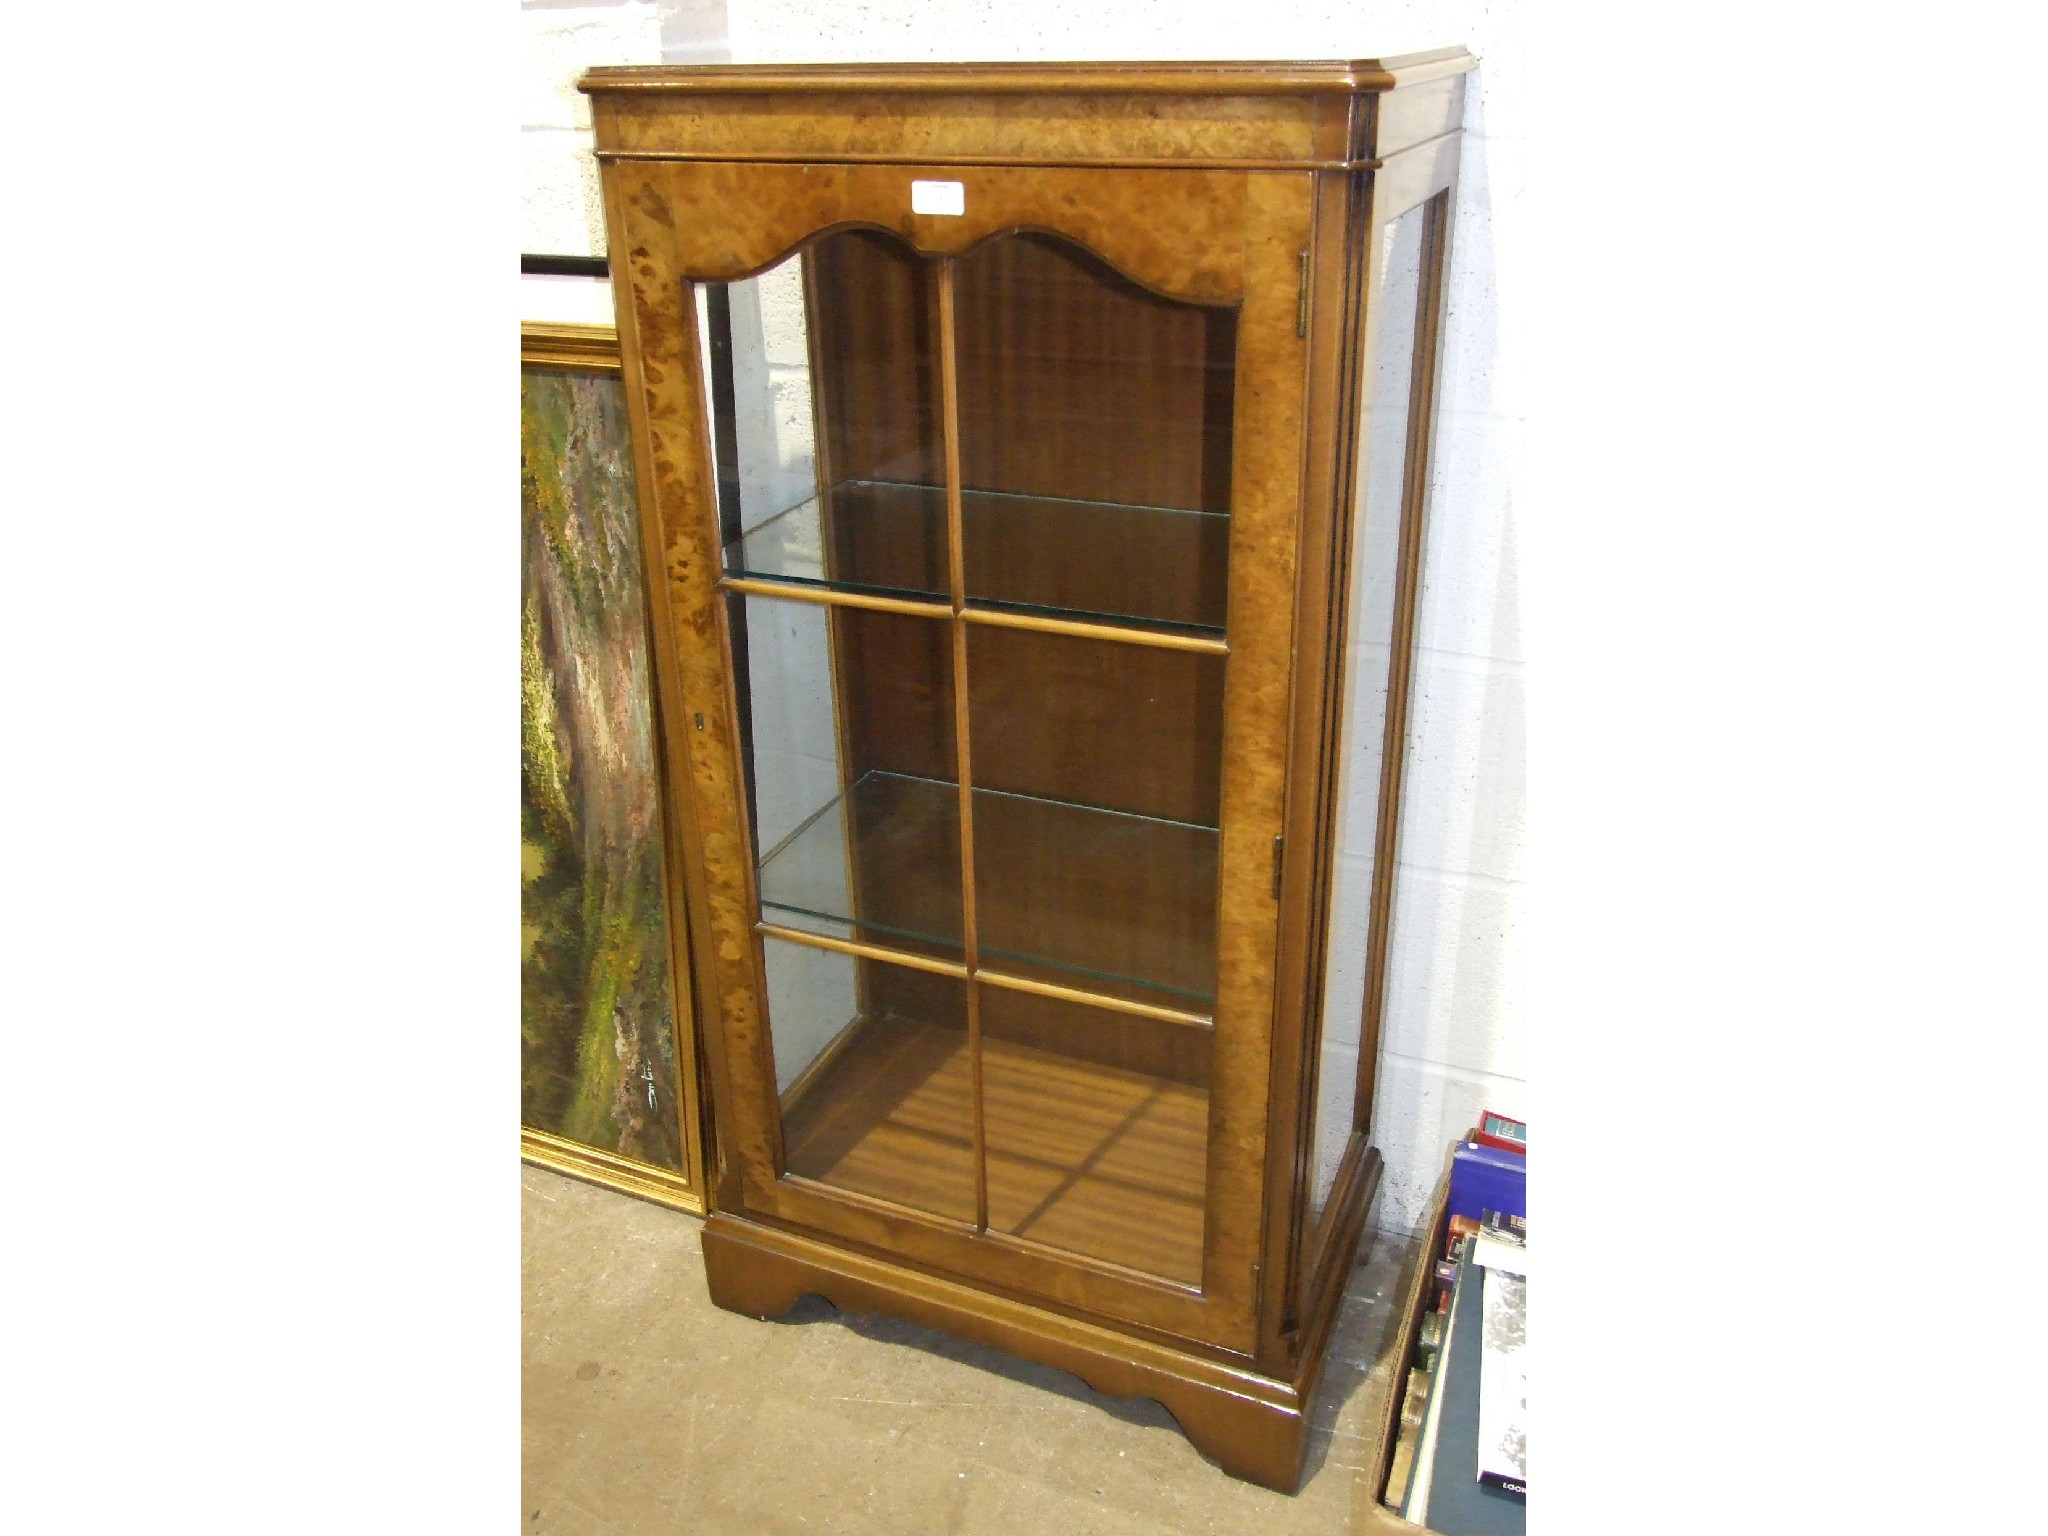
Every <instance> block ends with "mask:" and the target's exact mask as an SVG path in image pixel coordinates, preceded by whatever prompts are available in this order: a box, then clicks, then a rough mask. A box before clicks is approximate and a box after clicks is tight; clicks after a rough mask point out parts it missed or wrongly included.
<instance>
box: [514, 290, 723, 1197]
mask: <svg viewBox="0 0 2048 1536" xmlns="http://www.w3.org/2000/svg"><path fill="white" fill-rule="evenodd" d="M519 337H520V349H519V350H520V367H521V376H522V384H523V382H524V379H525V376H526V375H527V374H528V373H529V372H530V371H533V370H547V371H557V372H566V373H573V374H595V375H600V376H605V377H609V378H614V379H616V378H618V377H619V376H620V373H621V364H620V355H619V338H618V332H617V331H616V330H615V329H614V328H613V327H611V326H596V325H569V324H556V323H542V322H535V321H526V322H522V323H521V325H520V328H519ZM524 409H525V404H524V391H523V389H522V410H524ZM624 419H625V418H624V415H623V412H621V414H620V416H619V417H618V421H619V422H620V424H621V426H623V422H624ZM522 446H523V445H522ZM619 451H621V452H623V453H624V455H625V457H626V458H627V461H628V463H629V464H630V462H631V443H630V439H629V438H628V440H627V441H625V442H623V443H621V444H620V445H619ZM632 478H633V477H631V476H630V475H629V477H628V479H629V480H631V479H632ZM635 518H636V521H637V513H635ZM636 547H637V548H638V551H639V555H640V562H641V565H640V571H639V583H638V585H639V588H640V591H641V593H642V596H643V601H644V605H645V606H644V616H645V621H646V622H645V630H646V639H645V644H646V647H647V654H648V657H649V660H650V663H651V659H652V656H653V653H654V647H655V646H656V645H657V644H659V639H658V637H659V636H660V635H662V634H663V633H665V631H666V624H665V620H666V617H667V615H666V610H665V593H664V591H663V590H662V584H661V583H659V582H653V583H649V582H648V581H647V580H646V572H647V570H649V569H659V563H658V558H659V557H658V552H657V551H655V550H654V549H652V548H650V540H649V536H648V532H647V530H646V529H645V528H644V527H643V528H641V529H640V536H639V539H638V543H637V546H636ZM662 670H663V669H659V668H655V667H653V666H651V665H650V666H649V668H648V682H649V693H648V698H647V707H648V714H649V717H650V718H649V725H650V729H651V733H652V749H653V777H654V781H655V792H656V802H657V804H658V807H659V818H658V827H659V862H660V876H661V885H662V891H663V901H662V908H663V911H662V914H661V924H662V928H663V931H664V942H663V948H664V951H665V957H666V971H667V976H666V984H667V987H668V989H669V995H670V998H671V999H672V1008H671V1010H670V1025H671V1030H670V1032H671V1035H672V1040H673V1054H674V1082H673V1083H672V1084H671V1085H670V1094H669V1101H670V1103H671V1104H672V1105H673V1106H674V1107H675V1110H676V1113H677V1117H678V1123H677V1124H676V1126H675V1132H676V1141H675V1145H676V1147H677V1148H678V1149H679V1151H680V1157H679V1161H680V1162H681V1163H682V1167H681V1168H680V1169H677V1168H671V1167H666V1166H662V1165H660V1164H658V1163H654V1162H650V1161H647V1160H645V1159H643V1158H639V1157H634V1156H631V1155H629V1154H625V1153H622V1152H619V1151H615V1150H611V1149H608V1148H605V1147H601V1146H597V1145H593V1144H590V1143H589V1142H586V1141H584V1140H579V1139H578V1138H576V1137H575V1136H571V1135H565V1134H562V1133H561V1132H559V1131H556V1130H549V1129H546V1128H544V1127H541V1126H535V1125H530V1124H526V1123H525V1120H526V1114H525V1106H524V1102H523V1101H522V1113H521V1122H522V1123H521V1125H520V1130H519V1155H520V1159H521V1161H523V1162H526V1163H531V1164H533V1165H534V1166H536V1167H540V1168H546V1169H549V1170H551V1171H553V1172H555V1173H561V1174H566V1175H568V1176H570V1177H572V1178H578V1179H583V1180H586V1181H587V1182H590V1183H593V1184H598V1185H602V1186H603V1187H605V1188H607V1189H614V1190H617V1191H619V1192H620V1193H622V1194H628V1195H633V1196H635V1197H637V1198H639V1199H643V1200H650V1201H653V1202H654V1203H656V1204H659V1205H665V1206H669V1207H672V1208H674V1209H677V1210H683V1211H688V1212H691V1213H693V1214H697V1215H702V1214H704V1213H705V1210H706V1204H707V1202H706V1189H707V1185H708V1180H707V1179H706V1178H705V1167H706V1162H705V1148H706V1146H707V1144H708V1143H707V1139H706V1136H705V1134H704V1131H705V1126H704V1103H705V1100H704V1095H703V1092H702V1088H701V1083H700V1077H699V1049H698V1039H697V1036H698V1030H697V1021H696V1006H695V1002H696V989H695V987H694V986H693V985H692V975H691V970H690V954H689V936H688V931H687V923H688V916H687V912H686V908H685V904H684V900H683V886H682V868H681V863H680V856H679V843H678V838H679V829H680V826H681V820H682V815H683V813H682V810H681V806H680V802H679V800H678V795H679V794H680V793H681V792H682V791H681V790H680V788H679V786H678V785H677V784H676V782H675V779H674V776H673V773H672V772H671V769H670V754H669V753H668V751H667V750H666V737H665V734H664V731H663V721H664V716H665V714H667V713H668V711H667V710H666V709H665V707H664V706H665V705H666V704H667V702H668V701H666V700H664V699H663V698H662V697H661V690H660V686H659V683H658V681H657V679H658V678H659V676H660V673H661V671H662ZM522 708H523V709H524V704H522ZM525 981H526V978H525V976H524V975H522V983H523V984H524V983H525Z"/></svg>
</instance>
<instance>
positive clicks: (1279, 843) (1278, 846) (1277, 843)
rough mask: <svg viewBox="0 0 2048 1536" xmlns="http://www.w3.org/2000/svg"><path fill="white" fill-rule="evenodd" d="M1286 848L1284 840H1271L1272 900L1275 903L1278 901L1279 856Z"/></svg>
mask: <svg viewBox="0 0 2048 1536" xmlns="http://www.w3.org/2000/svg"><path fill="white" fill-rule="evenodd" d="M1286 847H1287V839H1286V838H1284V837H1276V838H1274V839H1273V899H1274V900H1275V901H1278V900H1279V899H1280V855H1281V851H1282V850H1283V849H1285V848H1286Z"/></svg>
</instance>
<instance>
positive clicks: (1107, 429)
mask: <svg viewBox="0 0 2048 1536" xmlns="http://www.w3.org/2000/svg"><path fill="white" fill-rule="evenodd" d="M948 285H951V293H952V299H951V303H950V304H946V303H944V302H942V300H941V295H942V294H943V293H944V292H945V291H946V289H947V287H948ZM949 313H950V314H951V316H952V321H951V323H952V324H953V326H954V333H953V335H952V336H951V337H950V338H949V337H948V336H947V335H946V334H945V330H944V327H945V325H946V324H947V323H948V321H947V316H948V314H949ZM703 315H704V319H705V322H706V335H707V342H706V347H707V355H706V363H707V368H706V373H707V377H709V378H710V379H711V381H712V388H711V390H710V392H709V393H710V407H711V413H712V422H711V428H712V434H713V439H714V442H715V443H716V444H717V445H718V452H719V462H720V508H719V511H720V517H721V521H722V522H723V523H724V524H725V525H726V532H725V539H724V543H725V571H726V576H727V578H728V580H729V581H732V580H738V581H741V582H744V583H746V584H747V587H748V588H749V590H738V589H735V588H733V587H731V586H728V597H727V618H728V630H729V634H730V636H731V639H732V651H733V680H734V696H735V700H736V703H737V707H738V712H739V717H740V727H741V729H740V736H741V756H742V759H743V763H744V768H745V774H746V780H747V793H748V797H749V806H750V822H751V825H752V827H753V829H754V835H755V840H756V847H755V856H756V857H755V864H756V869H757V876H758V886H759V892H760V902H761V906H760V917H761V920H762V922H763V924H764V925H766V927H767V928H768V929H769V930H771V932H769V933H767V934H764V936H763V942H764V946H765V952H766V966H767V978H768V989H769V994H770V996H769V999H768V1005H769V1013H770V1015H771V1023H770V1034H771V1038H772V1040H773V1049H774V1054H775V1060H776V1078H777V1087H778V1091H779V1093H780V1094H781V1098H782V1112H783V1142H784V1152H785V1164H784V1166H785V1171H786V1172H787V1173H789V1174H792V1175H798V1176H802V1177H806V1178H811V1179H816V1180H819V1181H821V1182H825V1183H829V1184H834V1185H836V1186H838V1187H840V1188H843V1189H847V1190H853V1191H857V1192H859V1193H861V1194H864V1195H869V1196H873V1197H877V1198H881V1199H885V1200H893V1201H896V1202H897V1203H899V1204H902V1205H905V1206H909V1207H911V1208H914V1209H916V1210H919V1211H924V1212H928V1213H931V1214H933V1215H938V1216H943V1217H947V1218H949V1219H953V1220H958V1221H963V1222H968V1223H978V1222H979V1221H980V1220H981V1219H982V1216H981V1213H982V1212H983V1211H985V1212H986V1221H987V1227H988V1230H990V1231H991V1232H997V1233H1004V1234H1009V1235H1010V1236H1013V1237H1016V1238H1019V1239H1022V1240H1025V1241H1029V1242H1033V1243H1040V1244H1046V1245H1049V1246H1052V1247H1056V1248H1060V1249H1062V1250H1065V1251H1067V1252H1070V1253H1074V1254H1083V1255H1087V1256H1089V1257H1091V1258H1094V1259H1098V1260H1102V1261H1105V1262H1108V1263H1112V1264H1116V1265H1121V1266H1124V1267H1128V1268H1134V1269H1139V1270H1143V1271H1144V1272H1146V1273H1148V1274H1152V1275H1156V1276H1162V1277H1165V1278H1168V1279H1172V1280H1177V1281H1181V1282H1183V1283H1186V1284H1191V1285H1197V1284H1199V1283H1200V1280H1201V1263H1202V1243H1203V1231H1204V1227H1203V1194H1204V1189H1205V1183H1206V1179H1207V1166H1208V1153H1207V1146H1208V1114H1209V1108H1208V1092H1209V1088H1208V1085H1209V1052H1210V1030H1211V1017H1210V1016H1211V1014H1212V1012H1213V1009H1214V1004H1215V995H1216V910H1215V909H1216V900H1217V874H1218V871H1217V858H1218V844H1219V837H1218V816H1219V809H1220V804H1221V776H1222V722H1223V678H1224V664H1225V658H1224V656H1223V655H1222V654H1221V647H1220V645H1217V644H1216V642H1217V641H1218V640H1220V639H1221V637H1222V635H1223V631H1224V624H1225V611H1224V610H1225V577H1226V573H1227V565H1228V555H1229V548H1228V546H1229V532H1230V515H1229V505H1230V431H1231V389H1232V385H1233V374H1232V369H1233V365H1234V345H1235V323H1236V322H1235V314H1234V312H1233V311H1230V310H1222V309H1207V308H1203V307H1202V306H1198V305H1189V304H1181V303H1175V302H1172V301H1169V300H1165V299H1161V298H1159V297H1157V296H1156V295H1153V294H1151V293H1149V292H1146V291H1145V290H1143V289H1141V288H1139V287H1138V286H1137V285H1136V284H1134V283H1131V282H1129V281H1128V280H1126V279H1125V278H1123V277H1121V276H1120V275H1118V274H1117V273H1116V272H1114V271H1113V270H1111V269H1110V268H1109V267H1107V266H1106V265H1104V264H1103V263H1102V262H1101V261H1099V260H1098V259H1097V258H1095V257H1094V256H1092V255H1090V254H1088V253H1087V252H1085V251H1082V250H1081V249H1080V248H1078V247H1076V246H1073V245H1071V244H1069V243H1067V242H1064V241H1061V240H1058V239H1054V238H1052V237H1048V236H1041V235H1016V236H1004V237H1002V238H1000V239H997V240H993V241H989V242H985V243H984V244H982V245H980V246H978V247H976V248H975V250H974V251H973V252H971V253H969V254H968V255H967V256H965V257H961V258H957V259H956V258H943V259H938V260H926V259H925V258H921V257H918V256H917V255H915V254H914V253H913V252H911V251H910V250H909V249H908V248H907V247H906V246H904V245H903V244H902V243H901V242H899V241H897V240H896V239H895V238H894V237H893V236H889V235H886V234H881V233H877V232H873V231H868V230H845V231H840V232H838V233H835V234H833V235H830V236H827V237H824V238H821V239H818V240H814V241H812V242H810V243H809V244H807V245H806V246H805V247H804V249H803V251H802V253H801V254H800V255H799V256H796V257H792V258H790V259H789V260H788V261H785V262H784V263H783V264H782V265H781V266H780V267H778V268H776V269H774V270H773V271H771V272H769V273H768V274H766V275H764V276H763V277H762V278H760V279H757V280H755V281H754V282H753V283H751V284H746V283H736V284H731V285H727V286H726V287H725V288H723V289H720V290H717V291H716V293H707V295H706V296H705V303H704V310H703ZM949 348H950V349H951V351H952V353H953V356H954V359H955V362H956V364H957V367H956V371H955V375H954V377H955V382H956V383H957V388H956V389H954V390H952V391H951V393H950V394H949V392H948V389H947V386H946V383H945V380H944V377H943V368H942V366H941V364H942V360H943V359H944V358H945V356H946V354H947V351H948V349H949ZM949 412H952V413H954V414H953V415H952V417H951V419H949ZM949 441H950V442H952V443H955V444H957V452H958V456H959V461H960V465H961V469H960V485H959V487H957V488H955V487H950V486H948V484H947V482H946V478H945V466H946V463H947V457H948V455H947V444H948V442H949ZM956 515H957V518H958V523H957V525H956V524H955V523H954V521H953V520H954V518H955V516H956ZM956 550H957V551H958V557H957V558H958V566H957V569H956V566H955V560H956V555H955V551H956ZM755 583H768V584H771V585H772V586H774V587H775V588H777V589H778V591H779V595H772V596H771V595H767V594H765V593H764V592H762V591H761V590H759V588H758V587H755V586H754V584H755ZM906 602H908V603H912V604H918V605H920V606H919V608H918V610H917V611H904V608H903V606H902V605H903V604H904V603H906ZM878 604H879V606H877V605H878ZM1105 620H1106V621H1110V622H1111V623H1113V624H1114V625H1116V626H1118V629H1117V630H1102V629H1098V628H1097V626H1098V625H1099V624H1100V623H1101V621H1105ZM1076 623H1079V624H1081V625H1083V626H1087V627H1088V629H1089V630H1090V631H1091V632H1087V633H1082V634H1075V633H1071V632H1068V631H1067V630H1065V629H1062V628H1059V627H1057V626H1071V625H1073V624H1076ZM1048 625H1051V626H1055V627H1047V626H1048ZM1132 626H1135V627H1136V628H1137V629H1138V630H1139V631H1140V632H1138V633H1133V632H1132ZM1119 630H1120V632H1118V631H1119ZM1169 632H1172V633H1169ZM1189 637H1192V639H1190V638H1189ZM963 686H964V690H965V700H964V702H965V705H966V708H965V709H964V710H962V709H961V708H960V707H959V706H960V704H961V702H962V700H961V693H962V689H963ZM963 715H964V716H965V718H964V719H963V718H962V717H963ZM963 775H964V776H965V778H966V781H967V784H968V796H967V798H968V800H969V801H970V802H971V803H970V805H969V806H968V807H966V808H965V809H964V810H963V807H962V804H961V798H962V797H961V788H960V786H961V782H962V777H963ZM967 816H971V828H972V836H971V840H970V841H969V842H968V844H967V845H966V846H963V828H965V827H966V826H968V822H967V821H966V820H964V819H963V818H964V817H967ZM970 870H971V871H972V884H971V886H970V885H969V884H968V882H967V876H968V872H969V871H970ZM774 930H779V931H781V932H782V933H786V934H789V935H790V937H789V938H787V939H785V938H780V937H776V936H775V933H774ZM799 933H800V934H805V935H809V936H811V937H812V938H814V939H815V940H819V941H823V943H825V944H839V945H850V946H857V948H854V949H851V950H847V949H829V948H823V947H820V946H819V945H818V944H816V943H812V942H806V941H799V940H798V939H797V938H796V937H795V935H797V934H799ZM906 961H907V962H911V963H910V964H904V963H900V962H906ZM918 961H927V962H929V961H936V962H939V963H940V964H941V965H942V966H944V967H951V968H954V969H957V970H958V971H959V973H960V974H958V975H954V974H941V973H939V972H935V971H933V970H930V969H922V968H919V966H918V965H917V964H916V962H918ZM983 977H987V978H990V979H989V980H986V981H984V980H982V979H981V978H983ZM1033 987H1036V988H1037V989H1039V990H1036V991H1033V990H1030V989H1031V988H1033ZM1048 989H1049V990H1048ZM977 1051H978V1052H979V1054H978V1056H977V1054H976V1053H977ZM977 1067H978V1069H979V1070H978V1071H977V1070H976V1069H977ZM977 1094H978V1095H979V1098H978V1099H977ZM977 1125H978V1126H980V1127H981V1130H980V1132H979V1133H977V1132H976V1130H975V1127H976V1126H977ZM977 1134H978V1135H979V1145H978V1146H977Z"/></svg>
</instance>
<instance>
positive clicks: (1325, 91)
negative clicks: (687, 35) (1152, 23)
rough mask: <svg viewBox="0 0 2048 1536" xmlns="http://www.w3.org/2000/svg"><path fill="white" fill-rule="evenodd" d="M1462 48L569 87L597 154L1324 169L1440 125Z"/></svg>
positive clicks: (787, 67) (614, 75)
mask: <svg viewBox="0 0 2048 1536" xmlns="http://www.w3.org/2000/svg"><path fill="white" fill-rule="evenodd" d="M1476 62H1477V61H1476V60H1475V59H1474V58H1473V57H1472V55H1471V54H1470V53H1468V52H1467V51H1466V50H1465V49H1463V48H1439V49H1434V50H1432V51H1430V52H1427V53H1410V54H1402V55H1399V56H1393V57H1388V58H1384V59H1349V60H1345V59H1338V60H1330V61H1323V62H1294V61H1256V60H1251V61H1238V62H1217V63H1186V64H1180V63H1144V64H1137V63H1132V64H1124V63H1086V64H1081V63H1074V64H1045V63H1003V64H773V65H752V64H701V65H687V66H670V65H627V66H607V67H602V68H597V69H592V70H589V71H587V72H585V74H584V76H583V78H582V79H581V80H580V81H578V82H577V88H578V89H579V90H581V91H583V92H584V93H585V94H586V95H588V96H590V97H591V98H592V118H593V122H594V126H595V128H596V137H597V156H598V158H599V159H600V160H768V161H801V162H804V163H809V164H833V163H837V164H856V165H858V164H906V165H919V164H923V165H1117V166H1133V167H1189V168H1204V169H1229V170H1332V171H1334V170H1360V169H1374V168H1376V167H1377V166H1378V165H1379V164H1380V163H1381V162H1382V161H1383V160H1385V159H1386V157H1387V156H1389V155H1392V154H1395V153H1397V152H1399V151H1400V150H1403V149H1407V148H1410V147H1412V146H1414V145H1416V144H1420V143H1423V142H1426V141H1427V140H1429V139H1432V138H1437V137H1440V136H1441V135H1443V134H1445V133H1449V132H1452V131H1454V130H1455V129H1456V128H1457V126H1458V124H1459V123H1460V121H1461V120H1462V109H1463V95H1464V78H1463V77H1464V74H1465V72H1466V71H1467V70H1469V69H1471V68H1472V67H1473V65H1474V64H1475V63H1476Z"/></svg>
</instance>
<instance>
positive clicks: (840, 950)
mask: <svg viewBox="0 0 2048 1536" xmlns="http://www.w3.org/2000/svg"><path fill="white" fill-rule="evenodd" d="M754 932H756V933H758V934H760V935H761V936H762V937H763V938H768V939H784V940H787V941H788V942H789V943H791V944H808V945H810V946H811V948H813V949H829V950H832V951H834V952H835V953H837V954H842V955H852V956H854V957H855V958H856V959H860V960H884V961H887V962H888V963H889V964H890V965H901V966H907V967H909V968H910V969H911V970H913V971H930V972H931V973H932V974H933V975H934V976H951V977H952V978H953V979H954V980H956V981H965V980H966V979H967V967H966V966H964V965H961V964H958V963H957V962H955V961H952V960H934V959H932V958H931V957H930V956H928V955H913V954H908V953H906V952H905V951H903V950H899V949H884V948H882V947H881V945H879V944H862V943H860V942H858V941H856V940H853V939H835V938H832V937H830V936H828V935H826V934H822V933H811V932H808V931H807V930H805V929H802V928H785V927H783V926H782V925H781V924H780V923H756V924H754Z"/></svg>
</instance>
